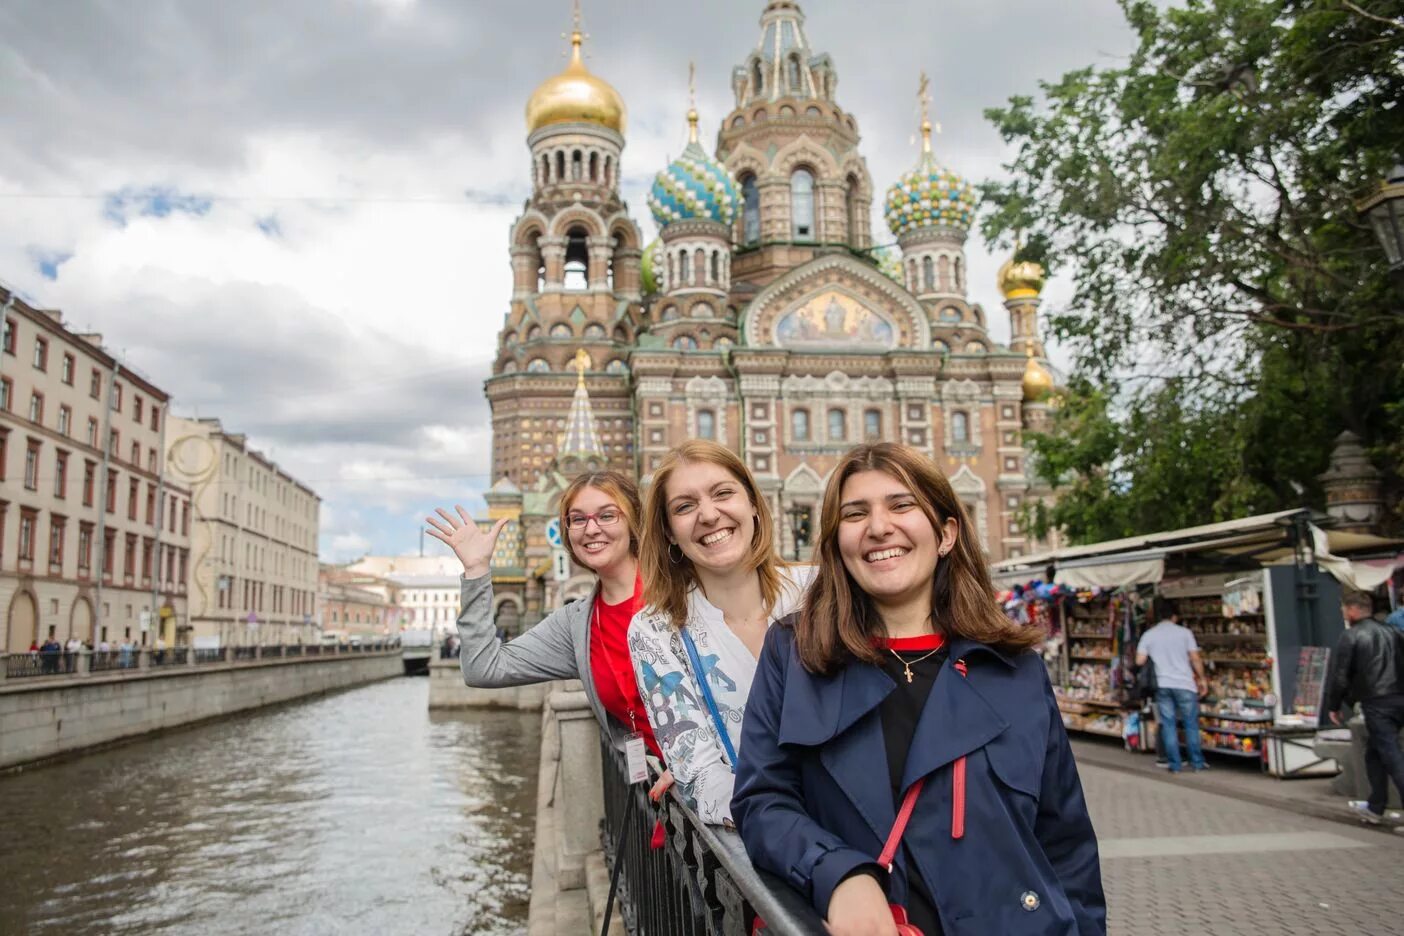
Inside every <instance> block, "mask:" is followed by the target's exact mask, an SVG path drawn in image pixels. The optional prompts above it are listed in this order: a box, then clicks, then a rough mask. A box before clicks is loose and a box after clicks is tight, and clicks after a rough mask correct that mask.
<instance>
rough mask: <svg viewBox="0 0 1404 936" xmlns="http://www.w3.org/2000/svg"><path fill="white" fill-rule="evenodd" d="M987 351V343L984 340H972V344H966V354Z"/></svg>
mask: <svg viewBox="0 0 1404 936" xmlns="http://www.w3.org/2000/svg"><path fill="white" fill-rule="evenodd" d="M985 351H986V348H985V344H984V342H982V341H972V342H970V344H968V345H966V346H965V353H966V354H984V353H985Z"/></svg>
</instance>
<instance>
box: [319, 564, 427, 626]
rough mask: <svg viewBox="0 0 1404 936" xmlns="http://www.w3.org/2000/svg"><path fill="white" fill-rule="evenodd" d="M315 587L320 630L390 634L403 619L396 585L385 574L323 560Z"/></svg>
mask: <svg viewBox="0 0 1404 936" xmlns="http://www.w3.org/2000/svg"><path fill="white" fill-rule="evenodd" d="M317 589H318V595H319V598H318V604H317V608H318V613H319V615H320V617H321V624H322V633H323V634H334V635H337V636H343V637H344V636H351V635H357V636H361V637H381V636H386V635H394V634H396V633H399V631H400V629H401V625H402V623H403V622H404V620H405V613H404V609H403V608H402V607H401V605H400V601H401V596H400V589H399V586H398V585H396V584H395V583H394V582H392V581H390V580H389V579H387V578H381V577H379V576H375V575H369V574H366V573H362V572H353V571H351V570H350V569H348V568H347V567H346V566H339V565H331V564H326V563H324V564H323V565H322V566H321V572H320V575H319V577H318V586H317Z"/></svg>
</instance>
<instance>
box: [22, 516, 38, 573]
mask: <svg viewBox="0 0 1404 936" xmlns="http://www.w3.org/2000/svg"><path fill="white" fill-rule="evenodd" d="M38 523H39V512H38V511H37V510H33V509H31V508H29V507H21V508H20V528H19V559H20V561H21V562H33V561H34V528H35V527H36V526H38Z"/></svg>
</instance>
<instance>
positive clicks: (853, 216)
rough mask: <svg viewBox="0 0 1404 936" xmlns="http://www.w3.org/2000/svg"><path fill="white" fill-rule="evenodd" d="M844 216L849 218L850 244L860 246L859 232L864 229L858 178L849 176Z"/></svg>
mask: <svg viewBox="0 0 1404 936" xmlns="http://www.w3.org/2000/svg"><path fill="white" fill-rule="evenodd" d="M843 209H844V214H845V216H847V218H848V243H849V246H851V247H857V246H858V231H859V229H860V228H861V227H862V225H861V224H859V218H858V177H857V176H855V175H849V177H848V188H847V189H846V190H845V191H844V193H843Z"/></svg>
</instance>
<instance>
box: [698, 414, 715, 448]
mask: <svg viewBox="0 0 1404 936" xmlns="http://www.w3.org/2000/svg"><path fill="white" fill-rule="evenodd" d="M697 438H699V439H707V440H709V441H712V442H715V441H716V440H717V414H716V413H714V412H712V411H711V410H705V409H704V410H698V411H697Z"/></svg>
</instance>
